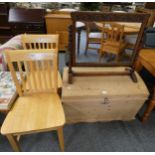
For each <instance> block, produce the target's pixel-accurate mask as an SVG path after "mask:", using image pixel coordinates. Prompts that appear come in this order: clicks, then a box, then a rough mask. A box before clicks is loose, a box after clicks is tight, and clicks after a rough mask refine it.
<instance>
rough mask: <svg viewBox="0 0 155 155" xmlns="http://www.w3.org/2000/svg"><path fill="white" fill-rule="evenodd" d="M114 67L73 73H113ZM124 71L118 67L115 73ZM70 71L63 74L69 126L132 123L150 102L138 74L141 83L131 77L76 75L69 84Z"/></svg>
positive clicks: (64, 99) (74, 69)
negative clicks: (98, 123)
mask: <svg viewBox="0 0 155 155" xmlns="http://www.w3.org/2000/svg"><path fill="white" fill-rule="evenodd" d="M112 70H114V68H101V67H100V68H90V67H89V68H88V67H87V68H85V67H82V68H78V67H74V68H73V71H74V72H86V71H89V72H94V71H96V72H105V71H106V72H108V71H109V72H111V71H112ZM123 70H125V68H124V67H118V68H117V69H116V68H115V70H114V71H115V72H117V71H118V72H120V71H123ZM68 76H69V75H68V68H65V69H64V73H63V91H62V102H63V106H64V109H65V114H66V121H67V123H77V122H96V121H112V120H132V119H134V118H135V115H136V114H137V112H138V111H139V109H140V108H141V107H142V105H143V104H144V102H145V100H147V99H148V95H149V92H148V90H147V88H146V86H145V84H144V82H143V81H142V79H141V77H140V76H139V75H138V74H137V73H136V76H137V78H138V82H137V83H134V82H133V81H132V80H131V79H130V76H120V75H117V76H115V77H113V76H91V77H90V76H81V77H80V76H75V77H74V83H73V84H68Z"/></svg>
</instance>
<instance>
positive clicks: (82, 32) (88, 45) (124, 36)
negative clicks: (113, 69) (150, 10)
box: [75, 21, 141, 65]
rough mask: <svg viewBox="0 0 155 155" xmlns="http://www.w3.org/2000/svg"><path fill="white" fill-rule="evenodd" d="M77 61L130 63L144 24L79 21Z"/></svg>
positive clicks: (76, 40) (77, 29)
mask: <svg viewBox="0 0 155 155" xmlns="http://www.w3.org/2000/svg"><path fill="white" fill-rule="evenodd" d="M75 25H76V35H75V55H76V58H75V60H76V63H99V64H105V65H107V64H108V65H115V64H118V63H119V64H121V65H129V64H130V61H131V59H132V56H133V51H134V45H135V43H136V40H137V38H138V37H137V36H138V33H139V31H140V27H141V23H132V22H117V21H116V22H108V21H107V22H106V21H103V22H97V21H91V22H85V21H76V24H75Z"/></svg>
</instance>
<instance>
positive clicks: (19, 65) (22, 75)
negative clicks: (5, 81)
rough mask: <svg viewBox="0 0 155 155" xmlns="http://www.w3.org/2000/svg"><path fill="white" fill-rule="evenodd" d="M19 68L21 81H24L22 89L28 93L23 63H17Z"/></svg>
mask: <svg viewBox="0 0 155 155" xmlns="http://www.w3.org/2000/svg"><path fill="white" fill-rule="evenodd" d="M17 66H18V70H19V74H20V79H21V80H22V81H21V83H22V89H23V91H24V92H25V91H26V82H25V78H24V72H23V69H22V66H21V62H20V61H17Z"/></svg>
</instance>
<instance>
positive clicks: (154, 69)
mask: <svg viewBox="0 0 155 155" xmlns="http://www.w3.org/2000/svg"><path fill="white" fill-rule="evenodd" d="M154 60H155V49H153V48H152V49H142V50H141V51H140V54H139V57H138V61H137V66H136V69H137V70H138V71H140V70H141V69H142V67H145V68H146V69H147V70H148V71H149V72H150V73H151V74H152V75H153V76H155V61H154ZM154 107H155V87H154V89H153V91H152V94H151V96H150V99H149V102H148V106H147V108H146V110H145V112H144V115H143V117H142V121H143V122H145V121H147V120H148V118H149V116H150V114H151V112H152V110H153V109H154Z"/></svg>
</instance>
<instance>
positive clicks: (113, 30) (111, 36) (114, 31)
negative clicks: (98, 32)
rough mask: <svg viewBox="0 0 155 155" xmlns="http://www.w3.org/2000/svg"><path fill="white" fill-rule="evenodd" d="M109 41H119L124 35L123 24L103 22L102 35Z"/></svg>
mask: <svg viewBox="0 0 155 155" xmlns="http://www.w3.org/2000/svg"><path fill="white" fill-rule="evenodd" d="M105 34H106V40H109V41H115V42H119V43H121V42H122V41H123V36H124V26H123V25H120V24H117V23H107V22H105V23H103V29H102V35H103V37H102V38H103V39H104V38H105Z"/></svg>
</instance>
